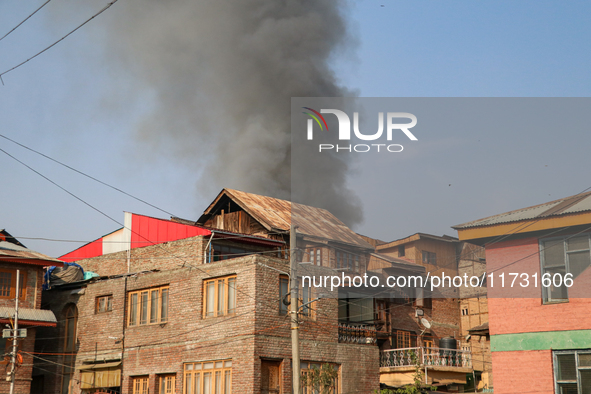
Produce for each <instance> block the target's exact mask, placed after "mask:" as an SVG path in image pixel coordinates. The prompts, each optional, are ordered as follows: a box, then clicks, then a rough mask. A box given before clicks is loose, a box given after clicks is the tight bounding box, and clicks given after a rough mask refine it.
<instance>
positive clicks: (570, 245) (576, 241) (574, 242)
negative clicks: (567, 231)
mask: <svg viewBox="0 0 591 394" xmlns="http://www.w3.org/2000/svg"><path fill="white" fill-rule="evenodd" d="M566 245H567V246H566V250H581V249H587V250H588V249H589V237H588V236H586V235H585V236H582V237H576V238H570V239H567V240H566Z"/></svg>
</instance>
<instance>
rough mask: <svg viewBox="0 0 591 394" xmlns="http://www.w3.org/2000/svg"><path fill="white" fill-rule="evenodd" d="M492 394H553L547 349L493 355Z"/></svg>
mask: <svg viewBox="0 0 591 394" xmlns="http://www.w3.org/2000/svg"><path fill="white" fill-rule="evenodd" d="M492 360H493V375H494V385H495V394H527V393H535V394H554V378H553V377H554V371H553V369H552V351H551V350H533V351H520V352H493V353H492Z"/></svg>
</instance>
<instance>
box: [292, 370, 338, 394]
mask: <svg viewBox="0 0 591 394" xmlns="http://www.w3.org/2000/svg"><path fill="white" fill-rule="evenodd" d="M300 369H301V376H302V379H301V381H302V394H318V393H325V394H338V393H339V366H338V365H334V364H328V363H324V364H320V363H307V362H302V363H301V364H300ZM327 381H330V383H327Z"/></svg>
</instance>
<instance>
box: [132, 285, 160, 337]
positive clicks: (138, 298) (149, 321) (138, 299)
mask: <svg viewBox="0 0 591 394" xmlns="http://www.w3.org/2000/svg"><path fill="white" fill-rule="evenodd" d="M156 291H157V292H158V295H157V297H156V300H157V302H158V305H157V306H156V318H155V319H154V318H153V316H152V312H153V310H152V308H153V306H152V301H153V296H152V294H153V292H156ZM144 294H146V307H145V311H146V314H145V320H143V319H142V312H143V311H144V302H143V300H142V299H143V295H144ZM164 294H166V297H165V298H166V308H163V307H162V300H163V298H164V297H163V295H164ZM134 296H135V297H134ZM134 304H135V305H134ZM169 304H170V287H169V286H168V285H166V286H160V287H151V288H149V289H142V290H136V291H130V292H128V293H127V326H128V327H138V326H149V325H153V324H164V323H167V322H168V305H169ZM164 309H165V311H166V313H165V315H166V316H163V315H164V314H163V313H162V312H163V310H164ZM132 311H133V312H134V313H132ZM134 315H135V318H134V319H132V317H134Z"/></svg>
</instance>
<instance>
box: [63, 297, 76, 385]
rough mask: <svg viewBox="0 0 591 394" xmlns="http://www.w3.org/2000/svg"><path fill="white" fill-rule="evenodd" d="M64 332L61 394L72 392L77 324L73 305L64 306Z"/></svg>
mask: <svg viewBox="0 0 591 394" xmlns="http://www.w3.org/2000/svg"><path fill="white" fill-rule="evenodd" d="M64 317H65V319H64V321H65V333H64V338H65V341H64V353H65V355H64V367H63V372H62V376H63V380H62V394H69V393H71V392H72V390H71V387H72V375H73V374H74V367H75V364H76V355H75V354H74V353H75V352H76V342H77V341H76V334H77V332H76V331H77V325H78V310H77V309H76V306H75V305H70V306H68V307H66V310H65V313H64Z"/></svg>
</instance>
